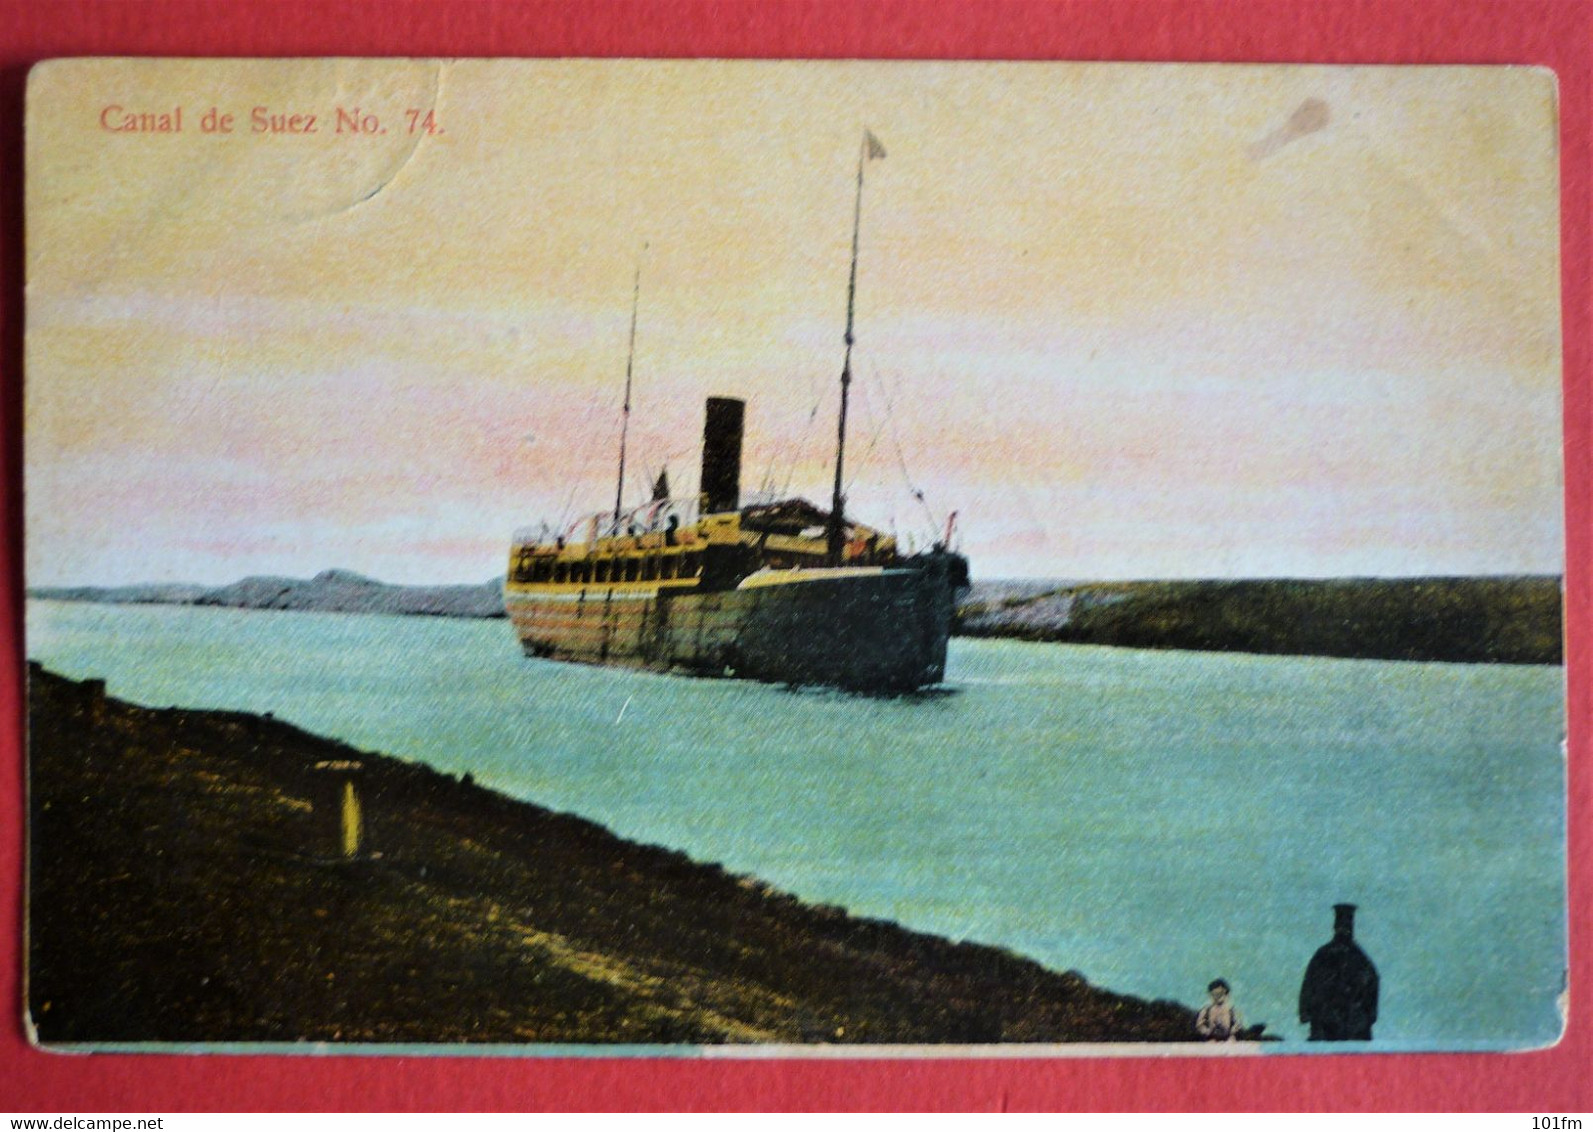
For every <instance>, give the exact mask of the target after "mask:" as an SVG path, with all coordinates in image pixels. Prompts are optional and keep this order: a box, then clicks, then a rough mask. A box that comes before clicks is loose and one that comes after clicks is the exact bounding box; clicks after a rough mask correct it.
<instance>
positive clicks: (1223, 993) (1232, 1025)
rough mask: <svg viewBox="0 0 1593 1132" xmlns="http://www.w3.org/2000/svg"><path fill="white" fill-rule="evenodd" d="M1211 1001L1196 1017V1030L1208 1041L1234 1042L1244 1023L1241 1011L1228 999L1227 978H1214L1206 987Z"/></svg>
mask: <svg viewBox="0 0 1593 1132" xmlns="http://www.w3.org/2000/svg"><path fill="white" fill-rule="evenodd" d="M1206 990H1207V992H1208V993H1210V995H1211V1001H1210V1002H1208V1003H1207V1004H1206V1005H1205V1006H1203V1007H1201V1009H1200V1013H1199V1014H1198V1015H1197V1016H1196V1017H1195V1032H1196V1033H1198V1034H1199V1035H1200V1036H1201V1037H1202V1038H1205V1039H1206V1040H1207V1041H1208V1042H1232V1041H1237V1040H1238V1039H1239V1030H1240V1028H1241V1027H1242V1026H1243V1023H1242V1022H1240V1021H1239V1011H1237V1010H1235V1009H1234V1005H1233V1003H1232V1002H1230V1001H1229V1000H1228V995H1229V993H1230V991H1229V989H1228V983H1227V981H1226V980H1225V979H1213V980H1212V981H1211V983H1210V984H1209V985H1208V986H1207V987H1206Z"/></svg>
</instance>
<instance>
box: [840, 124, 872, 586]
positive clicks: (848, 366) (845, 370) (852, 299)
mask: <svg viewBox="0 0 1593 1132" xmlns="http://www.w3.org/2000/svg"><path fill="white" fill-rule="evenodd" d="M884 156H885V147H884V146H883V145H881V144H880V141H879V139H878V138H876V137H875V136H874V135H873V133H871V132H870V131H868V130H864V131H863V141H862V144H861V145H860V146H859V148H858V154H857V203H856V205H855V206H854V207H853V209H852V272H851V275H850V276H848V278H847V282H846V359H845V361H844V362H842V364H841V412H840V418H839V421H838V423H837V425H836V437H835V493H834V494H833V495H832V496H831V497H830V523H829V530H828V531H827V532H826V533H827V536H828V537H827V538H826V551H827V557H828V559H829V564H830V565H831V566H839V565H840V564H841V544H842V542H843V541H844V540H845V530H846V519H845V507H846V497H845V494H844V493H843V491H842V482H841V480H842V465H843V464H844V462H845V458H846V402H847V395H848V390H849V389H850V387H851V385H852V340H853V339H852V315H853V308H854V307H855V305H856V301H857V238H858V232H859V231H860V230H861V228H862V224H863V166H864V165H866V164H867V163H868V161H869V159H870V158H879V157H884Z"/></svg>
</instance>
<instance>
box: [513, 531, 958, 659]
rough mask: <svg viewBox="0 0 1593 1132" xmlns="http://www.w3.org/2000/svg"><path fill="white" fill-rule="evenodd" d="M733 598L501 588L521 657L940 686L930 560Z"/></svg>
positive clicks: (935, 578)
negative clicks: (523, 650)
mask: <svg viewBox="0 0 1593 1132" xmlns="http://www.w3.org/2000/svg"><path fill="white" fill-rule="evenodd" d="M815 573H816V575H818V576H813V577H811V578H804V577H803V576H802V573H801V572H800V571H796V572H792V574H791V575H790V580H786V581H781V582H780V583H779V584H768V585H757V586H752V587H743V588H738V589H733V590H722V591H716V592H698V591H695V590H680V589H676V590H671V589H668V588H659V589H656V590H652V591H645V590H644V591H642V592H637V591H636V590H635V589H633V588H627V587H605V586H601V585H594V586H588V587H584V588H582V589H580V590H578V591H573V590H572V591H569V592H545V591H542V592H539V591H538V590H537V588H535V587H524V588H514V587H511V588H510V589H509V590H508V591H507V592H506V594H505V605H506V607H507V610H508V613H509V617H510V619H511V621H512V622H513V624H514V628H515V632H516V634H517V635H518V636H519V639H520V643H521V645H522V647H523V648H524V649H525V651H526V653H527V655H529V656H539V657H548V658H551V659H555V660H566V661H578V662H584V663H589V664H610V665H624V666H631V667H640V668H648V669H652V670H655V671H661V672H685V673H689V674H692V675H697V676H720V677H736V678H741V679H751V680H764V681H772V682H779V683H787V684H818V685H828V686H834V687H841V688H848V689H855V690H862V691H906V690H911V689H913V688H920V687H924V686H926V685H930V684H938V683H940V682H941V681H942V680H943V679H944V677H945V671H946V642H947V639H948V637H949V636H950V632H951V611H952V585H951V580H950V575H949V571H948V568H947V566H946V564H945V563H944V562H942V561H938V560H929V561H927V562H923V563H918V564H915V565H914V566H913V567H911V568H903V569H890V570H879V571H872V572H858V574H857V575H855V576H848V574H847V572H839V573H838V574H830V573H828V572H822V571H821V572H815Z"/></svg>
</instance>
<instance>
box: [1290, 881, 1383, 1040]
mask: <svg viewBox="0 0 1593 1132" xmlns="http://www.w3.org/2000/svg"><path fill="white" fill-rule="evenodd" d="M1300 1021H1301V1022H1304V1023H1306V1024H1307V1025H1309V1026H1310V1027H1311V1040H1312V1041H1313V1042H1369V1041H1371V1040H1372V1023H1374V1022H1376V1021H1377V968H1376V967H1374V966H1373V965H1372V961H1371V960H1370V959H1368V958H1367V957H1366V952H1364V951H1362V950H1361V949H1360V946H1359V945H1358V944H1356V942H1355V905H1353V904H1335V905H1333V938H1332V939H1331V940H1329V941H1328V942H1327V943H1325V944H1323V945H1322V946H1321V947H1320V948H1318V949H1317V953H1316V954H1315V955H1313V956H1311V962H1310V963H1309V964H1307V965H1306V968H1305V979H1304V981H1303V982H1302V983H1301V984H1300Z"/></svg>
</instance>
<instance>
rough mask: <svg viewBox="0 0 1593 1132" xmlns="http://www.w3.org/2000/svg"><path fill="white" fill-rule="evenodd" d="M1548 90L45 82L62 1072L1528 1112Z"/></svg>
mask: <svg viewBox="0 0 1593 1132" xmlns="http://www.w3.org/2000/svg"><path fill="white" fill-rule="evenodd" d="M1557 130H1558V120H1557V102H1556V88H1555V82H1554V78H1553V75H1552V74H1551V73H1549V72H1547V71H1543V70H1536V69H1530V68H1515V67H1482V66H1468V67H1387V66H1384V67H1322V66H1232V65H1185V64H1177V65H1170V64H1134V65H1126V64H1067V63H974V62H945V63H932V62H912V63H907V62H896V63H888V62H819V61H790V60H787V61H778V62H769V61H762V62H760V61H735V62H732V61H715V60H686V61H658V60H575V59H566V60H536V61H531V60H424V59H415V60H398V59H378V60H372V59H360V60H355V59H315V60H281V59H278V60H237V59H233V60H219V59H217V60H204V59H68V60H59V61H53V62H49V63H46V64H43V65H41V66H39V67H38V68H36V69H35V70H34V72H33V74H32V76H31V80H30V83H29V90H28V104H27V137H26V146H27V153H26V161H27V166H26V178H27V185H26V222H27V256H26V270H27V300H26V315H27V328H26V342H25V353H26V359H25V362H26V374H25V445H26V454H25V468H24V477H25V493H26V565H25V571H26V585H27V595H28V596H27V609H26V633H27V637H26V646H27V657H28V662H29V686H28V705H29V706H28V712H29V719H28V742H29V813H28V821H29V826H28V849H29V853H28V870H29V871H28V909H27V933H28V934H27V952H26V962H27V970H26V1002H25V1003H24V1004H23V1009H24V1011H25V1015H26V1019H27V1024H28V1026H29V1027H30V1033H31V1034H32V1035H33V1037H34V1040H35V1041H36V1042H37V1043H38V1044H39V1045H41V1046H42V1047H44V1048H46V1049H55V1050H84V1049H87V1050H150V1051H156V1050H171V1049H182V1050H200V1051H218V1052H220V1051H236V1050H249V1051H265V1052H293V1051H328V1050H330V1051H336V1052H356V1051H368V1052H377V1053H380V1052H405V1053H446V1052H450V1051H458V1050H467V1051H471V1052H501V1053H507V1054H514V1053H530V1054H547V1053H553V1054H559V1055H568V1054H572V1053H574V1054H579V1053H591V1054H599V1055H627V1054H648V1055H658V1054H668V1055H678V1056H725V1055H729V1056H762V1055H767V1054H769V1053H779V1054H785V1055H791V1056H813V1055H825V1056H862V1055H866V1054H873V1053H880V1052H885V1053H888V1054H893V1055H894V1054H908V1053H912V1054H926V1055H936V1054H957V1055H959V1056H966V1055H968V1054H970V1053H976V1054H992V1055H1001V1054H1017V1055H1022V1056H1034V1055H1036V1054H1056V1055H1067V1054H1075V1053H1088V1054H1091V1055H1110V1054H1114V1053H1123V1054H1138V1053H1145V1052H1155V1053H1160V1054H1171V1055H1186V1056H1196V1055H1267V1054H1313V1053H1343V1052H1357V1053H1368V1054H1376V1053H1379V1052H1388V1051H1413V1050H1445V1051H1456V1050H1518V1049H1530V1048H1540V1047H1543V1046H1547V1045H1551V1044H1553V1043H1554V1042H1556V1041H1557V1040H1558V1038H1559V1036H1560V1034H1561V1030H1562V1025H1563V1017H1564V1013H1565V1010H1566V1008H1567V999H1566V997H1565V996H1566V993H1567V987H1566V968H1567V942H1566V940H1567V896H1566V849H1565V844H1566V805H1567V795H1566V763H1565V753H1564V738H1565V726H1564V717H1565V704H1566V700H1565V680H1564V671H1563V645H1562V629H1561V623H1562V600H1561V588H1562V587H1561V578H1562V574H1563V568H1564V567H1563V563H1564V529H1563V525H1562V518H1561V515H1562V489H1561V482H1562V470H1561V469H1562V454H1561V441H1560V436H1561V347H1560V294H1559V193H1558V158H1557V153H1558V150H1557Z"/></svg>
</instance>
